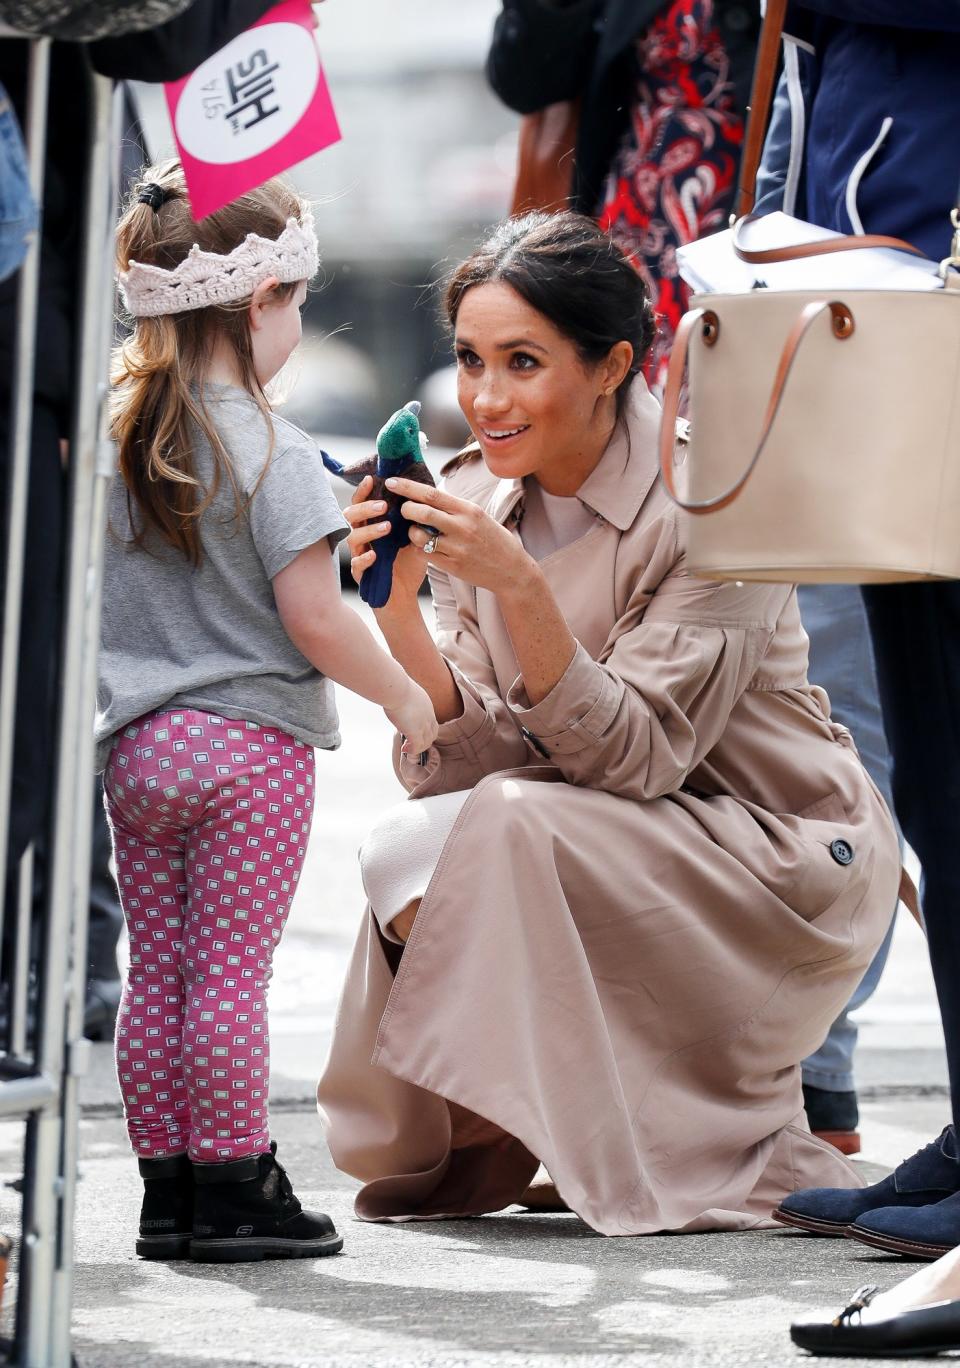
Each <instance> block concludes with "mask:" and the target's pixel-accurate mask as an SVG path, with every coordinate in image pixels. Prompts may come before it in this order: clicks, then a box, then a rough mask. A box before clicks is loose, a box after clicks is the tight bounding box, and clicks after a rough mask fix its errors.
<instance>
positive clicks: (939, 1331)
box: [790, 1286, 960, 1358]
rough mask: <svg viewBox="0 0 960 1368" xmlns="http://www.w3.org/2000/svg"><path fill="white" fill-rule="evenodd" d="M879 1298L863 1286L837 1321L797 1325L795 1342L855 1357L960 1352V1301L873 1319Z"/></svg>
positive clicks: (822, 1351)
mask: <svg viewBox="0 0 960 1368" xmlns="http://www.w3.org/2000/svg"><path fill="white" fill-rule="evenodd" d="M876 1295H877V1288H876V1287H874V1286H868V1287H861V1288H859V1289H858V1290H857V1291H856V1292H855V1293H854V1294H853V1297H852V1298H851V1300H850V1304H849V1305H848V1306H845V1307H844V1308H843V1310H842V1311H841V1312H840V1314H839V1315H838V1316H835V1317H834V1318H833V1319H832V1320H825V1319H823V1318H822V1317H821V1318H816V1319H814V1318H811V1319H809V1320H799V1321H794V1323H793V1324H792V1325H791V1326H790V1338H791V1339H792V1340H793V1342H794V1344H795V1345H797V1347H798V1348H800V1349H806V1350H808V1351H809V1352H810V1353H811V1354H833V1355H838V1354H839V1355H846V1356H848V1357H850V1358H926V1357H927V1356H928V1355H930V1354H940V1353H944V1352H946V1351H947V1350H950V1349H960V1301H945V1302H936V1303H934V1305H932V1306H921V1307H918V1308H917V1309H916V1310H915V1311H901V1312H900V1313H899V1314H896V1315H891V1316H886V1317H883V1318H879V1317H876V1318H871V1317H870V1312H869V1309H868V1308H869V1306H870V1303H871V1301H872V1300H873V1298H874V1297H875V1296H876Z"/></svg>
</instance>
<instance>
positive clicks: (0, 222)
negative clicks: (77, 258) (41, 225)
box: [0, 85, 38, 280]
mask: <svg viewBox="0 0 960 1368" xmlns="http://www.w3.org/2000/svg"><path fill="white" fill-rule="evenodd" d="M37 218H38V215H37V206H36V204H35V203H34V199H33V195H32V194H31V193H30V180H29V176H28V173H27V155H26V149H25V148H24V145H23V138H22V137H21V135H20V125H19V124H18V123H17V116H16V114H15V113H14V109H13V105H12V104H11V103H10V99H9V97H8V95H7V92H6V90H5V89H4V87H3V85H0V280H6V279H7V277H8V276H11V275H13V273H14V271H16V270H18V268H19V266H20V263H21V262H22V261H23V258H24V257H25V256H26V252H27V248H28V247H29V245H30V241H31V238H32V237H33V235H34V234H35V233H36V231H37Z"/></svg>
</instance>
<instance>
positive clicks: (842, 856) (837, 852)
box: [830, 840, 853, 865]
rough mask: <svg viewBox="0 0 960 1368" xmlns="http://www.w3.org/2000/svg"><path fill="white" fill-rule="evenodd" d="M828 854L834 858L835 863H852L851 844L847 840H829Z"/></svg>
mask: <svg viewBox="0 0 960 1368" xmlns="http://www.w3.org/2000/svg"><path fill="white" fill-rule="evenodd" d="M830 854H831V855H832V856H833V858H834V859H835V860H836V862H837V864H841V865H848V864H853V846H852V845H851V844H850V842H849V841H839V840H838V841H831V842H830Z"/></svg>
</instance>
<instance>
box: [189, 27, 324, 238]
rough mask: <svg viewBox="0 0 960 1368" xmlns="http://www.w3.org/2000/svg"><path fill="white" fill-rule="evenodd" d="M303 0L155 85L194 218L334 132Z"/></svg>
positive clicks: (308, 151)
mask: <svg viewBox="0 0 960 1368" xmlns="http://www.w3.org/2000/svg"><path fill="white" fill-rule="evenodd" d="M314 28H315V20H314V17H313V11H312V9H311V7H310V4H309V3H308V0H282V3H281V4H279V5H276V6H275V7H274V8H273V9H271V10H268V11H267V13H266V14H265V15H264V16H263V17H262V18H261V19H258V20H257V22H256V23H255V24H254V25H253V26H252V27H251V28H248V29H247V30H246V32H245V33H241V34H240V35H239V37H237V38H234V39H233V40H232V42H229V43H228V44H227V45H226V47H223V48H221V49H220V51H219V52H216V53H214V55H213V56H212V57H208V58H207V60H206V61H205V62H204V63H203V65H202V66H199V67H197V69H196V71H194V72H193V73H192V74H191V75H190V76H185V77H184V78H183V79H182V80H180V81H171V82H170V83H169V84H167V85H166V86H165V87H164V89H165V91H166V96H167V106H168V108H169V110H170V118H171V121H172V123H173V132H174V137H175V138H176V141H177V148H178V150H179V152H180V160H181V162H182V163H183V171H184V175H185V176H186V180H187V189H188V190H189V192H190V205H191V208H192V209H193V216H194V218H197V219H200V218H204V217H205V216H206V215H207V214H212V213H213V212H214V211H215V210H216V209H221V208H222V207H223V206H224V205H225V204H229V203H230V201H231V200H235V199H237V198H238V197H239V196H240V195H242V194H245V193H246V191H247V190H252V189H254V187H255V186H257V185H262V184H263V182H264V181H266V180H269V179H270V177H271V176H276V175H279V173H280V172H281V171H286V170H288V168H289V167H291V166H295V165H296V164H297V162H302V161H304V160H305V159H306V158H307V157H312V156H313V154H314V153H315V152H320V151H322V150H323V148H325V147H329V146H330V144H331V143H335V142H338V141H339V139H340V129H339V126H338V124H337V116H336V114H335V113H334V109H333V103H332V101H331V99H330V91H329V90H328V88H327V81H326V77H325V76H324V74H323V68H322V67H321V65H320V56H319V53H318V52H317V43H316V38H315V35H314Z"/></svg>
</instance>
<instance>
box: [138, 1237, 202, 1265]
mask: <svg viewBox="0 0 960 1368" xmlns="http://www.w3.org/2000/svg"><path fill="white" fill-rule="evenodd" d="M192 1242H193V1236H192V1235H146V1236H143V1237H142V1238H140V1239H139V1240H137V1253H138V1254H139V1255H140V1257H141V1259H189V1258H190V1245H191V1244H192Z"/></svg>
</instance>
